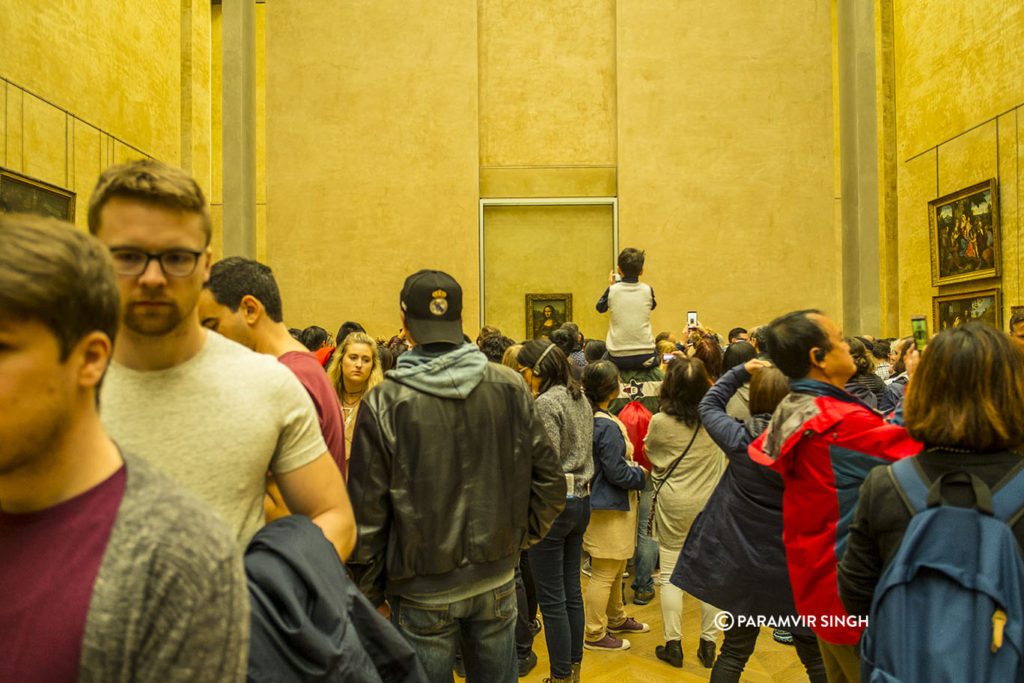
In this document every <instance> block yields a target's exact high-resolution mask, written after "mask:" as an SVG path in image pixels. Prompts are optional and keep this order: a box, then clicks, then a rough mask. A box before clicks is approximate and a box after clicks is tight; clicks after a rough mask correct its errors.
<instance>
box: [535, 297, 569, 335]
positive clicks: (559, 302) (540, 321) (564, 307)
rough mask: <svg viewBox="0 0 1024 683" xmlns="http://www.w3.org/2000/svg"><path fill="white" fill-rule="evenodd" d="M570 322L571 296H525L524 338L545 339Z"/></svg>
mask: <svg viewBox="0 0 1024 683" xmlns="http://www.w3.org/2000/svg"><path fill="white" fill-rule="evenodd" d="M567 320H572V294H527V295H526V338H527V339H546V338H547V337H548V335H549V334H551V333H552V332H553V331H554V330H557V329H558V328H559V327H560V326H561V325H562V323H564V322H566V321H567Z"/></svg>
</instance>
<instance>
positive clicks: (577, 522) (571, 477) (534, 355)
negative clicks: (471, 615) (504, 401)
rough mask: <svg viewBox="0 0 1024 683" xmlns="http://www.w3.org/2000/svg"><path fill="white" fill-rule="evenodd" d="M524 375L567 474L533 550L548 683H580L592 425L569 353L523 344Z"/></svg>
mask: <svg viewBox="0 0 1024 683" xmlns="http://www.w3.org/2000/svg"><path fill="white" fill-rule="evenodd" d="M516 360H517V361H518V362H519V371H520V372H521V373H522V375H523V378H524V379H525V380H526V383H527V385H529V387H530V389H531V390H532V391H533V393H534V395H535V396H537V415H538V417H540V419H541V422H542V423H543V424H544V429H545V430H546V431H547V433H548V437H549V438H550V439H551V444H552V445H553V446H554V448H555V453H556V454H558V458H559V460H560V461H561V463H562V471H563V472H564V473H565V483H566V501H565V509H564V510H563V511H562V514H560V515H559V516H558V518H557V519H555V523H554V524H552V525H551V529H550V531H548V534H547V536H545V537H544V539H543V540H541V542H540V543H538V544H537V545H535V546H533V547H532V548H530V550H529V555H530V568H531V569H532V570H533V582H534V587H535V588H536V590H537V603H538V604H539V605H540V612H541V614H542V615H543V616H544V639H545V641H546V642H547V646H548V658H549V659H550V661H551V678H552V679H553V680H558V681H562V680H565V681H569V680H579V671H580V663H581V662H582V661H583V629H584V612H583V592H582V590H581V589H580V559H581V556H582V554H583V532H584V531H586V528H587V524H588V522H589V521H590V489H589V485H590V479H591V477H592V476H593V475H594V460H593V454H592V439H593V435H594V418H593V413H592V411H591V408H590V404H589V403H587V401H586V400H584V398H583V390H582V389H581V387H580V385H579V383H578V382H577V381H576V380H575V379H573V377H572V372H571V370H570V369H569V364H568V361H567V360H566V357H565V354H564V353H563V352H562V350H561V349H559V348H558V347H557V346H555V345H554V344H552V343H551V342H550V341H548V340H547V339H537V340H534V341H528V342H526V343H525V344H523V348H522V349H520V350H519V354H518V356H517V357H516Z"/></svg>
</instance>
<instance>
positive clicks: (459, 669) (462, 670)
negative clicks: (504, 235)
mask: <svg viewBox="0 0 1024 683" xmlns="http://www.w3.org/2000/svg"><path fill="white" fill-rule="evenodd" d="M455 675H456V676H458V677H459V678H465V677H466V665H465V664H463V663H462V657H456V658H455Z"/></svg>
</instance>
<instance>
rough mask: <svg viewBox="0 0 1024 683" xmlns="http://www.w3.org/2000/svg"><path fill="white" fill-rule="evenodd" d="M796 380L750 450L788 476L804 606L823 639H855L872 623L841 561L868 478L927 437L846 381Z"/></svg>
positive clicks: (792, 571) (796, 575)
mask: <svg viewBox="0 0 1024 683" xmlns="http://www.w3.org/2000/svg"><path fill="white" fill-rule="evenodd" d="M792 385H793V393H791V394H789V395H788V396H787V397H786V398H785V399H783V401H782V403H780V404H779V407H778V408H777V409H776V411H775V414H774V415H773V416H772V421H771V424H770V425H769V427H768V429H767V430H766V431H765V432H764V433H763V434H762V435H761V436H760V437H759V438H758V439H757V440H755V441H754V442H753V443H752V444H751V445H750V448H749V454H750V457H751V459H753V460H754V461H755V462H759V463H761V464H762V465H767V466H769V467H771V468H772V469H774V470H775V471H777V472H778V473H779V474H781V475H782V478H783V481H784V482H785V486H786V489H785V493H784V494H783V499H782V518H783V531H782V540H783V544H784V545H785V546H786V564H787V565H788V567H789V580H790V583H791V584H792V586H793V597H794V599H795V602H796V608H797V612H798V613H799V614H800V615H801V617H803V619H804V623H805V625H806V626H808V627H810V628H812V629H813V630H814V632H815V633H816V634H817V635H818V636H819V637H820V638H821V639H822V640H825V641H826V642H829V643H835V644H838V645H853V644H855V643H856V642H857V641H858V639H859V638H860V634H861V632H862V631H863V630H864V624H863V623H862V620H861V619H859V618H857V617H852V616H850V615H848V614H847V612H846V610H845V608H844V607H843V603H842V601H841V600H840V599H839V583H838V571H837V567H838V565H839V560H840V558H842V556H843V553H844V552H845V551H846V539H847V535H848V533H849V528H850V524H851V523H852V521H853V513H854V510H855V509H856V506H857V494H858V491H859V489H860V485H861V482H863V481H864V478H865V477H866V476H867V473H868V472H869V471H870V470H871V469H872V468H874V467H876V466H878V465H885V464H887V463H888V462H892V461H894V460H898V459H900V458H905V457H907V456H911V455H914V454H916V453H918V452H919V451H920V450H921V444H919V443H917V442H916V441H914V440H913V439H911V438H910V435H908V434H907V432H906V430H905V429H904V428H903V427H901V426H897V425H894V424H890V423H888V422H886V421H885V420H884V419H883V418H882V417H881V416H880V415H879V414H878V413H876V412H875V411H873V410H871V409H870V408H868V407H867V406H866V405H865V404H863V403H861V402H860V401H858V400H857V399H856V398H854V397H853V396H851V395H849V394H847V393H846V392H845V391H842V390H841V389H838V388H836V387H833V386H831V385H829V384H825V383H824V382H817V381H814V380H798V381H796V382H793V383H792Z"/></svg>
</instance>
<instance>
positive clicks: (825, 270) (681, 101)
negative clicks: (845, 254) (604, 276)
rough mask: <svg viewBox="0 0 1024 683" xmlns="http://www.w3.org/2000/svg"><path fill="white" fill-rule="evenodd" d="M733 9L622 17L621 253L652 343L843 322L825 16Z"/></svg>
mask: <svg viewBox="0 0 1024 683" xmlns="http://www.w3.org/2000/svg"><path fill="white" fill-rule="evenodd" d="M726 4H727V7H726V6H722V5H714V6H712V5H709V4H708V3H704V2H700V1H699V0H693V1H686V2H658V3H652V2H645V1H644V0H620V1H619V2H618V3H617V7H618V40H617V43H618V54H619V57H618V67H617V74H618V83H619V86H618V106H619V116H618V119H619V132H618V149H619V157H618V159H619V161H618V163H619V174H618V178H619V199H620V216H619V220H620V236H619V243H620V245H621V246H635V247H643V248H646V249H647V274H646V276H645V279H646V280H647V281H648V282H650V283H651V285H652V286H653V287H654V290H655V293H656V295H657V298H658V302H659V303H658V308H657V309H656V310H655V312H654V315H653V317H652V320H653V322H654V327H655V328H656V329H674V330H678V329H679V328H680V326H681V324H682V321H683V320H685V314H686V311H687V310H691V309H696V310H697V311H698V314H699V316H700V318H701V319H702V321H703V322H704V323H706V324H710V325H711V326H713V327H715V328H717V329H718V330H719V331H721V332H722V333H723V334H724V333H725V332H727V331H728V328H730V327H733V326H736V325H742V326H744V327H749V326H751V325H754V324H757V323H763V322H768V321H769V320H770V319H771V318H772V317H774V316H775V315H777V314H779V313H782V312H785V311H787V310H792V309H794V308H798V307H800V308H803V307H817V308H821V309H823V310H824V311H826V313H829V314H831V315H832V316H833V317H836V318H837V319H838V318H839V317H840V313H841V295H840V278H841V270H842V269H841V261H840V257H839V253H840V235H839V232H838V221H837V216H836V212H835V209H834V206H833V204H834V201H835V200H834V197H835V193H836V185H835V169H834V158H835V152H834V133H833V118H832V108H833V103H832V47H831V46H832V39H831V13H830V5H829V3H828V2H825V1H822V2H813V1H806V2H805V1H797V0H789V1H787V2H785V3H783V5H784V6H780V5H779V4H777V3H774V4H765V3H747V2H730V3H726ZM794 17H800V21H793V18H794Z"/></svg>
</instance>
